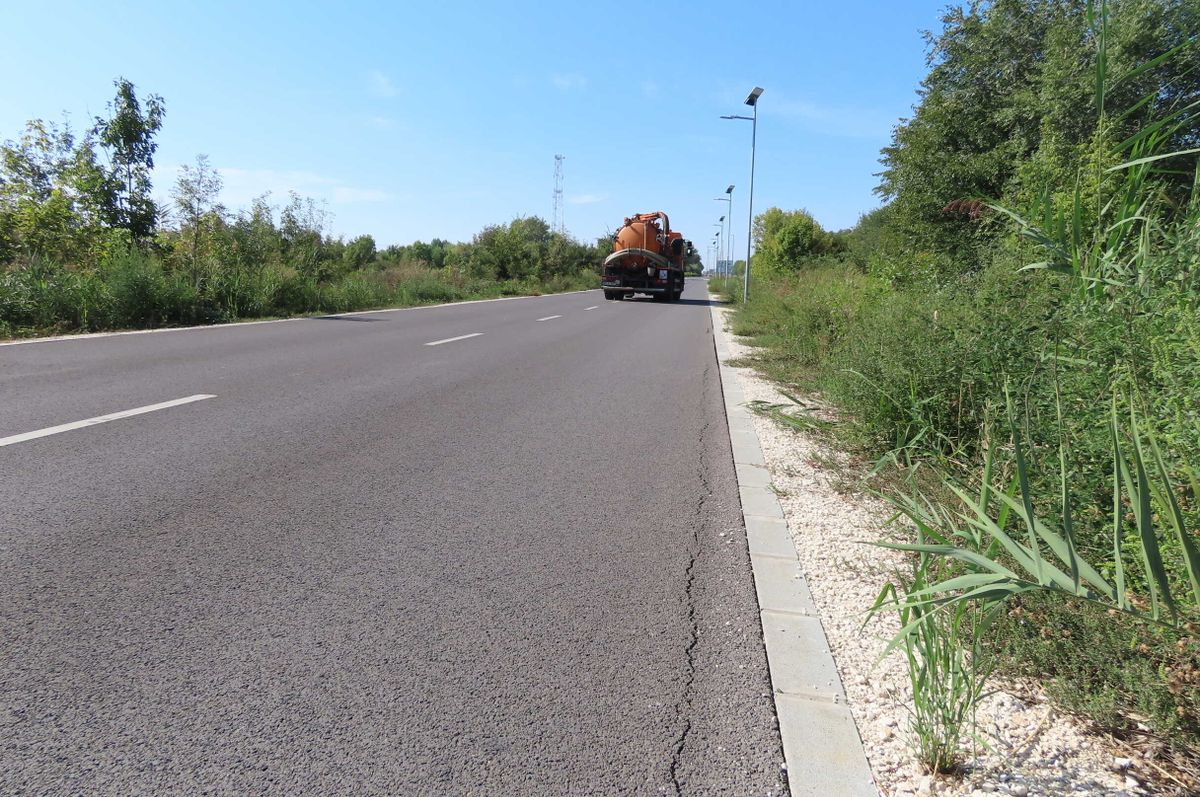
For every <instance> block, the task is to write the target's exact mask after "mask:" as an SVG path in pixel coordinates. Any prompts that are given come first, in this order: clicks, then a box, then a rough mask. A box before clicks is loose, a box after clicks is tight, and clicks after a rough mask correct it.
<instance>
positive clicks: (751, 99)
mask: <svg viewBox="0 0 1200 797" xmlns="http://www.w3.org/2000/svg"><path fill="white" fill-rule="evenodd" d="M762 93H763V90H762V89H761V88H759V87H758V86H755V87H754V88H753V89H751V90H750V93H749V94H747V95H746V104H747V105H749V106H750V107H751V108H753V109H754V115H753V116H734V115H731V116H722V117H721V118H722V119H744V120H746V121H747V122H750V123H751V124H752V125H753V127H751V128H750V200H749V203H750V220H749V221H748V222H747V224H746V271H745V273H744V274H743V275H742V277H743V282H742V302H743V303H745V302H746V300H747V299H749V298H750V244H751V243H753V241H754V150H755V145H756V144H757V142H758V98H759V97H761V96H762Z"/></svg>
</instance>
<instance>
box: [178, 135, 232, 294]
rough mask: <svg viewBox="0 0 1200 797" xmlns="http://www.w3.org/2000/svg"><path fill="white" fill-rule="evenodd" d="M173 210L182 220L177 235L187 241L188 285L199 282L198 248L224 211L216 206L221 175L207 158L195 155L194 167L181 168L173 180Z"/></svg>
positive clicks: (219, 192)
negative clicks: (189, 272)
mask: <svg viewBox="0 0 1200 797" xmlns="http://www.w3.org/2000/svg"><path fill="white" fill-rule="evenodd" d="M173 194H174V197H175V207H177V208H178V209H179V213H180V216H181V218H182V224H181V225H180V232H181V233H182V234H183V235H184V237H185V238H187V239H188V243H189V246H188V252H189V261H190V264H191V269H192V283H193V284H198V283H199V259H200V246H201V243H202V240H203V239H204V237H205V236H206V235H208V234H210V233H211V231H212V230H211V229H210V228H211V227H212V223H213V222H216V221H219V220H220V218H221V216H222V215H223V212H224V208H222V207H221V206H220V205H219V204H218V203H217V197H219V196H220V194H221V175H220V174H219V173H218V172H217V171H216V170H215V169H213V168H212V167H211V166H209V164H208V156H207V155H198V156H197V157H196V165H195V166H187V165H184V166H182V167H180V169H179V177H178V178H177V179H176V180H175V190H174V192H173Z"/></svg>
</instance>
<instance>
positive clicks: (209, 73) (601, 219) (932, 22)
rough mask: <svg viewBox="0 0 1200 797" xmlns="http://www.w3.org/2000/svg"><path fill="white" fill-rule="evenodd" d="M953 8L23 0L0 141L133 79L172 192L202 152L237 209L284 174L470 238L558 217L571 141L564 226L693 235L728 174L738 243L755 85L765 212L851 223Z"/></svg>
mask: <svg viewBox="0 0 1200 797" xmlns="http://www.w3.org/2000/svg"><path fill="white" fill-rule="evenodd" d="M944 6H945V2H942V1H940V0H939V1H934V0H912V1H911V2H909V1H908V0H897V2H878V0H872V1H871V2H866V1H865V0H843V1H842V2H815V1H814V0H795V1H794V2H772V3H755V4H750V3H746V4H739V3H733V2H720V3H710V2H701V3H672V2H664V3H656V4H632V3H628V2H625V3H621V4H616V3H570V2H560V3H537V2H513V3H487V4H478V5H476V4H467V3H457V2H428V1H427V2H422V3H409V2H396V3H388V2H344V3H338V4H333V3H310V2H296V1H293V2H286V3H283V2H280V3H252V2H245V3H237V2H223V1H217V2H206V3H186V4H185V3H174V2H171V3H163V2H161V1H160V2H155V3H142V2H100V3H98V2H85V3H76V2H53V3H49V2H47V3H29V2H27V3H20V4H13V5H12V6H10V7H8V8H7V9H6V10H5V18H6V19H5V27H6V29H7V30H6V34H5V36H4V39H5V46H4V47H3V48H0V69H3V72H4V73H5V74H6V75H8V76H9V79H8V80H6V81H4V85H3V88H0V138H4V139H8V138H13V137H15V136H17V135H18V134H19V132H20V130H21V128H22V126H23V124H24V122H25V120H26V119H29V118H34V117H41V118H45V119H61V118H62V117H63V114H64V112H66V114H67V116H68V118H69V119H71V120H72V121H73V123H74V124H75V126H76V127H84V126H86V124H87V123H88V120H90V118H91V116H92V115H94V114H97V113H101V112H103V110H104V105H105V103H106V102H107V100H108V99H109V98H110V97H111V96H112V80H113V79H114V78H116V77H117V76H118V75H123V76H125V77H127V78H129V79H130V80H132V81H133V82H134V83H135V84H136V85H137V86H138V89H139V93H143V92H155V93H158V94H160V95H162V96H163V97H164V98H165V100H166V106H167V116H166V120H165V124H164V127H163V130H162V132H161V134H160V137H159V143H160V146H159V151H158V156H157V162H158V166H159V168H158V176H157V178H156V191H157V192H158V193H159V194H161V195H163V196H165V195H166V194H167V192H168V190H169V187H170V183H171V182H172V181H173V179H174V175H175V173H176V170H177V169H178V167H179V165H180V164H183V163H190V162H192V161H193V160H194V158H195V157H196V155H197V154H200V153H204V154H207V155H208V156H209V158H210V160H211V162H212V163H213V165H215V166H217V167H218V168H219V169H220V170H221V171H222V175H223V178H224V182H225V190H224V192H223V197H222V198H223V200H224V202H225V204H226V205H227V206H229V207H231V208H237V207H240V206H244V205H245V204H247V203H248V201H249V200H250V198H251V197H252V196H255V195H257V194H259V193H262V192H263V191H271V192H272V193H273V198H274V201H275V202H276V203H277V204H278V203H280V202H282V201H283V200H285V199H286V196H287V191H288V190H289V189H293V190H296V191H298V192H300V193H301V194H304V195H307V196H312V197H314V198H317V199H319V200H322V201H324V202H325V203H326V204H327V208H328V210H329V211H330V212H331V214H332V224H331V226H332V229H333V231H334V232H335V233H337V234H341V235H346V236H353V235H357V234H360V233H371V234H373V235H374V236H375V238H376V240H377V241H378V242H379V244H380V245H385V244H388V243H408V242H411V241H413V240H415V239H423V240H428V239H430V238H432V237H441V238H448V239H451V240H467V239H469V238H470V236H471V235H472V234H474V233H475V232H476V231H478V230H479V229H480V228H482V227H483V226H484V225H485V224H489V223H496V222H507V221H509V220H511V219H512V218H515V217H517V216H528V215H539V216H542V217H543V218H547V219H549V217H550V215H551V209H552V192H553V174H554V155H555V153H562V154H564V155H565V156H566V161H565V163H564V166H565V196H566V212H565V216H566V224H567V228H568V230H569V231H570V232H571V233H572V234H574V235H576V236H577V237H580V238H593V237H595V236H597V235H600V234H602V233H604V232H606V231H607V230H610V229H613V228H615V227H617V226H619V224H620V221H621V219H622V218H623V217H624V216H626V215H628V214H630V213H634V212H639V211H648V210H658V209H661V210H665V211H667V212H668V213H669V214H670V215H671V220H672V226H673V227H674V228H676V229H679V230H681V231H683V233H684V234H685V235H686V236H687V237H689V238H691V239H693V240H694V241H695V242H696V243H697V246H698V247H699V248H700V249H701V251H703V250H704V246H705V245H706V243H707V241H708V240H710V239H711V237H712V235H713V234H714V233H715V232H716V227H715V226H713V225H714V224H715V222H716V220H717V218H718V217H719V216H720V215H721V214H722V213H723V212H724V205H723V204H720V203H717V202H714V201H713V198H714V197H716V196H718V195H720V194H721V193H722V192H723V191H724V189H725V186H726V185H728V184H729V183H734V184H735V185H736V186H737V188H736V189H735V190H734V208H733V216H734V219H735V224H734V228H733V232H734V235H735V242H736V244H737V248H738V249H739V250H742V251H743V252H744V247H745V235H746V221H747V216H746V210H747V208H746V198H747V189H748V187H749V154H750V152H749V147H750V125H749V123H748V122H736V121H734V122H730V121H723V120H721V119H719V116H720V115H721V114H730V113H743V112H744V111H748V110H749V109H748V108H746V107H745V106H743V105H742V100H743V98H744V97H745V95H746V93H747V91H748V90H749V89H750V88H751V87H752V86H754V85H759V86H762V87H763V88H764V89H765V93H764V94H763V97H762V100H761V104H760V107H759V125H758V164H757V170H756V182H755V207H756V208H757V209H758V210H760V211H761V210H762V209H765V208H767V207H769V206H771V205H777V206H779V207H783V208H786V209H792V208H801V207H802V208H806V209H808V210H809V211H810V212H811V213H813V214H814V215H815V216H816V218H817V219H818V221H820V222H821V223H822V224H823V225H824V226H825V227H827V228H829V229H839V228H843V227H847V226H850V225H852V224H853V223H854V222H855V220H856V219H857V217H858V215H859V214H860V213H862V212H864V211H867V210H870V209H871V208H873V207H876V206H877V204H878V201H877V199H876V197H875V196H874V195H873V194H872V189H873V188H874V186H875V185H876V183H877V178H876V177H875V176H874V173H875V172H878V171H879V168H880V167H879V164H878V158H879V149H880V148H881V147H883V146H885V145H886V144H887V143H888V141H889V140H890V135H891V129H892V127H893V125H894V124H895V123H896V121H897V120H898V119H899V118H900V117H902V116H906V115H908V114H909V113H910V111H911V108H912V105H913V104H914V102H915V101H916V93H915V92H916V88H917V85H918V83H919V81H920V79H921V77H922V76H923V74H924V72H925V48H924V42H923V40H922V37H921V34H920V32H921V31H922V30H926V29H936V28H937V27H938V26H939V23H938V20H939V17H940V14H941V10H942V8H943V7H944Z"/></svg>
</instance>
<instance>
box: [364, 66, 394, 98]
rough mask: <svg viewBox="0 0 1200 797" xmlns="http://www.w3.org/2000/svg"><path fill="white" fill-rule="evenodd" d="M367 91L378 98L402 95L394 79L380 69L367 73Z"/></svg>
mask: <svg viewBox="0 0 1200 797" xmlns="http://www.w3.org/2000/svg"><path fill="white" fill-rule="evenodd" d="M367 89H368V90H369V91H370V92H371V94H373V95H375V96H376V97H395V96H396V95H398V94H399V93H400V90H399V89H398V88H396V84H394V83H392V79H391V78H390V77H388V76H387V75H385V74H384V73H383V72H380V71H379V70H378V69H372V70H371V71H370V72H368V73H367Z"/></svg>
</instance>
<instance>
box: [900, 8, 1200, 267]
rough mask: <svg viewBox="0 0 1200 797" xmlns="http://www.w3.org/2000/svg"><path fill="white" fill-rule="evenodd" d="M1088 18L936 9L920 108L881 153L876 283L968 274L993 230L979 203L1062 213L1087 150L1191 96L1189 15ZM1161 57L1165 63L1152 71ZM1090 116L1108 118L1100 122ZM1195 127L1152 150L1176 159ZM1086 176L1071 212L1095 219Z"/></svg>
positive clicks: (1092, 185)
mask: <svg viewBox="0 0 1200 797" xmlns="http://www.w3.org/2000/svg"><path fill="white" fill-rule="evenodd" d="M1090 8H1091V4H1089V3H1084V2H1080V1H1079V0H1072V2H1058V1H1057V0H996V2H990V3H974V4H971V5H970V6H968V7H965V8H960V7H952V8H950V9H949V10H948V11H947V12H946V14H945V16H944V18H943V29H942V31H941V32H940V33H938V34H936V35H932V36H930V40H929V44H930V55H929V59H930V63H931V69H930V71H929V74H928V75H927V76H926V78H925V80H924V81H923V82H922V89H921V99H920V104H919V105H918V107H917V109H916V111H915V113H914V115H913V116H912V118H910V119H908V120H905V121H903V122H902V123H901V124H900V126H899V127H898V128H897V129H896V132H895V137H894V140H893V142H892V144H891V146H889V147H887V148H886V149H884V151H883V155H884V158H883V162H884V171H883V173H882V178H883V179H882V183H881V185H880V187H879V189H878V190H879V192H880V193H881V194H882V195H883V196H884V197H885V198H887V199H889V200H891V202H890V205H889V207H890V210H889V214H890V215H891V219H890V221H889V223H888V234H887V240H886V241H885V242H884V243H885V251H886V256H887V257H886V262H888V263H890V265H891V266H892V268H891V269H890V271H888V272H886V273H884V274H883V276H886V277H888V278H894V279H897V281H899V282H901V283H909V284H916V283H928V282H931V281H932V282H935V283H936V282H941V281H945V280H949V279H953V278H955V277H956V276H957V275H960V274H963V273H967V272H971V271H975V270H978V269H979V268H982V267H983V266H984V265H986V260H987V250H988V248H989V247H990V246H991V245H992V244H993V243H994V242H995V240H996V238H997V237H998V236H1003V235H1005V227H1004V226H1003V225H1002V224H998V223H997V221H998V220H996V219H994V218H989V215H990V214H988V213H987V212H986V209H985V208H983V207H982V205H981V202H980V200H989V201H995V200H999V201H1001V203H1002V204H1005V205H1010V206H1028V205H1029V204H1031V203H1032V202H1033V201H1034V200H1035V199H1037V198H1039V197H1042V196H1043V195H1045V196H1046V197H1047V199H1048V200H1049V201H1050V202H1051V204H1052V205H1054V206H1057V207H1062V205H1063V203H1066V204H1067V205H1071V204H1073V195H1074V192H1075V189H1076V182H1077V181H1076V173H1077V169H1078V167H1079V166H1080V165H1081V163H1083V162H1085V161H1087V160H1089V159H1090V158H1092V154H1091V153H1093V152H1095V149H1096V146H1097V142H1100V143H1101V144H1102V145H1103V146H1107V147H1112V146H1116V145H1118V144H1119V142H1123V141H1125V140H1126V139H1127V138H1129V137H1130V136H1132V135H1134V134H1135V133H1136V132H1137V131H1139V130H1144V129H1145V128H1146V126H1147V124H1148V123H1150V121H1151V120H1156V119H1161V118H1163V116H1165V115H1166V114H1168V113H1171V112H1172V111H1175V110H1178V109H1179V108H1182V107H1185V106H1187V105H1188V104H1189V103H1191V102H1193V101H1195V100H1196V99H1197V98H1200V69H1198V68H1197V67H1198V66H1200V47H1197V45H1196V42H1195V39H1194V35H1195V31H1197V30H1200V6H1197V5H1196V4H1195V3H1194V2H1190V1H1189V0H1125V1H1124V2H1115V3H1112V4H1111V13H1107V12H1106V14H1105V16H1104V24H1103V31H1101V30H1100V28H1099V26H1097V25H1096V24H1093V22H1094V20H1095V16H1096V15H1095V14H1091V13H1090V11H1089V9H1090ZM1101 32H1103V33H1104V36H1103V37H1101V36H1100V33H1101ZM1100 39H1103V40H1104V42H1105V52H1104V57H1103V60H1102V62H1101V66H1102V74H1101V77H1100V83H1101V84H1102V85H1106V86H1107V87H1108V88H1107V89H1106V90H1105V91H1104V92H1103V93H1100V94H1098V92H1097V77H1096V75H1097V71H1096V69H1095V67H1096V65H1097V59H1096V44H1097V41H1098V40H1100ZM1172 51H1174V52H1175V53H1176V55H1177V57H1174V58H1170V59H1165V60H1159V59H1160V57H1161V56H1162V55H1163V54H1164V53H1168V52H1172ZM1147 65H1149V66H1147ZM1100 107H1105V108H1108V109H1119V111H1120V112H1119V113H1112V114H1107V115H1105V116H1104V119H1105V121H1104V122H1101V121H1100V119H1101V117H1100V116H1099V115H1098V111H1099V109H1100ZM1196 129H1197V128H1196V126H1195V124H1192V125H1191V127H1190V129H1189V128H1188V127H1186V126H1185V127H1180V128H1178V129H1175V130H1172V131H1171V132H1170V134H1169V135H1168V136H1167V138H1166V140H1165V141H1164V144H1165V145H1166V146H1167V147H1168V148H1170V149H1184V148H1186V147H1187V146H1189V141H1191V142H1194V141H1195V130H1196ZM1091 165H1092V166H1093V167H1099V166H1101V165H1112V164H1101V163H1100V162H1098V161H1096V162H1093V163H1092V164H1091ZM1092 174H1093V176H1092V177H1090V178H1089V179H1088V180H1087V181H1085V182H1084V183H1082V184H1081V186H1080V187H1081V188H1082V191H1083V196H1082V200H1083V204H1084V205H1085V206H1090V207H1092V208H1093V209H1096V208H1098V207H1099V205H1098V204H1097V202H1096V198H1095V193H1094V192H1095V191H1096V190H1098V189H1099V187H1100V186H1099V182H1100V181H1097V180H1096V179H1095V178H1094V168H1093V172H1092ZM1188 181H1190V176H1183V177H1181V176H1179V175H1175V176H1174V177H1172V178H1170V179H1168V180H1167V183H1168V184H1169V186H1170V188H1169V190H1168V193H1170V194H1173V195H1175V196H1178V195H1179V193H1180V191H1181V190H1182V191H1184V192H1186V183H1187V182H1188ZM1046 186H1054V188H1053V190H1051V191H1050V192H1048V193H1047V192H1045V191H1044V190H1043V189H1044V188H1045V187H1046ZM1086 220H1087V219H1085V221H1086ZM910 269H911V270H910Z"/></svg>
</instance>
